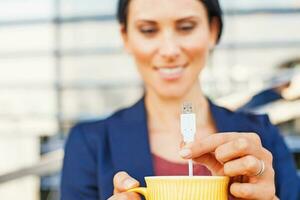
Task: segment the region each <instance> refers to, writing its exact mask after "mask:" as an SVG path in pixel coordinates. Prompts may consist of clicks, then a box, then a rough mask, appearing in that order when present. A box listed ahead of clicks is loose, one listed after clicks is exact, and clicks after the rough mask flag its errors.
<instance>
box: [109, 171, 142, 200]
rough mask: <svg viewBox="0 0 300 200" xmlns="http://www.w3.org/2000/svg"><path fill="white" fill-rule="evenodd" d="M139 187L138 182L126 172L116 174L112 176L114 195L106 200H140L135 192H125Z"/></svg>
mask: <svg viewBox="0 0 300 200" xmlns="http://www.w3.org/2000/svg"><path fill="white" fill-rule="evenodd" d="M138 186H139V182H138V181H137V180H135V179H134V178H132V177H130V176H129V175H128V174H127V173H126V172H118V173H117V174H116V175H115V176H114V195H113V196H111V197H110V198H109V199H108V200H141V198H140V196H139V195H138V194H137V193H135V192H126V191H127V190H129V189H132V188H135V187H138Z"/></svg>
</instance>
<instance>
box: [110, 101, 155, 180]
mask: <svg viewBox="0 0 300 200" xmlns="http://www.w3.org/2000/svg"><path fill="white" fill-rule="evenodd" d="M119 114H120V115H119V116H115V117H112V120H110V121H109V124H108V132H109V138H110V144H109V145H110V150H111V154H112V162H113V165H114V168H115V170H116V172H117V171H126V172H127V173H129V174H130V175H131V176H132V177H134V178H136V179H137V180H138V181H140V183H141V185H145V182H144V177H145V176H151V175H153V174H154V172H153V163H152V157H151V151H150V145H149V138H148V128H147V119H146V111H145V105H144V98H142V99H141V100H140V101H138V102H137V103H136V104H135V105H134V106H132V107H131V108H129V109H126V110H124V111H123V112H121V113H119Z"/></svg>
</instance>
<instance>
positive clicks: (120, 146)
mask: <svg viewBox="0 0 300 200" xmlns="http://www.w3.org/2000/svg"><path fill="white" fill-rule="evenodd" d="M210 109H211V112H212V115H213V118H214V120H215V123H216V126H217V130H218V132H255V133H257V134H259V136H260V137H261V140H262V144H263V146H264V147H265V148H267V149H268V150H269V151H271V152H272V154H273V156H274V161H273V165H274V169H275V181H276V194H277V196H278V197H279V198H280V199H281V200H300V181H299V177H298V176H297V172H296V168H295V164H294V162H293V158H292V155H291V153H290V152H289V150H288V148H287V146H286V145H285V143H284V141H283V139H282V137H281V136H280V134H279V133H278V130H277V129H276V128H275V127H274V126H273V125H271V123H270V121H269V119H268V117H267V116H266V115H252V114H246V113H240V112H231V111H229V110H227V109H225V108H222V107H218V106H216V105H214V104H213V103H211V102H210ZM118 171H126V172H128V173H129V174H130V175H131V176H132V177H134V178H136V179H137V180H138V181H140V183H141V185H142V186H145V182H144V179H143V178H144V176H151V175H154V172H153V163H152V157H151V152H150V146H149V140H148V129H147V119H146V111H145V105H144V99H141V100H140V101H138V102H137V103H136V104H135V105H133V106H132V107H130V108H126V109H123V110H120V111H118V112H116V113H115V114H113V115H112V116H110V117H109V118H107V119H105V120H99V121H95V122H85V123H79V124H77V125H76V126H75V127H74V128H73V129H72V130H71V132H70V135H69V138H68V140H67V143H66V146H65V157H64V164H63V170H62V180H61V199H62V200H99V199H101V200H106V199H108V198H109V197H110V196H111V195H112V194H113V176H114V175H115V174H116V173H117V172H118Z"/></svg>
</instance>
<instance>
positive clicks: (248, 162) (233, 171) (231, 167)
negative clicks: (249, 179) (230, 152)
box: [224, 155, 265, 177]
mask: <svg viewBox="0 0 300 200" xmlns="http://www.w3.org/2000/svg"><path fill="white" fill-rule="evenodd" d="M263 165H264V164H262V161H261V160H259V159H257V158H256V157H254V156H251V155H247V156H244V157H241V158H238V159H235V160H232V161H229V162H226V163H225V164H224V174H225V175H227V176H230V177H233V176H239V175H245V176H256V175H257V174H258V173H259V172H260V171H261V170H262V169H263V168H265V166H263ZM262 175H263V174H262Z"/></svg>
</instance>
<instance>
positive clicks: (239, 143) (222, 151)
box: [215, 137, 262, 163]
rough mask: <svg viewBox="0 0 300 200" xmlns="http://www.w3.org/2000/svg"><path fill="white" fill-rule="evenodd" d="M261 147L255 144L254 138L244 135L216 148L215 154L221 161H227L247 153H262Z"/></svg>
mask: <svg viewBox="0 0 300 200" xmlns="http://www.w3.org/2000/svg"><path fill="white" fill-rule="evenodd" d="M261 149H262V147H261V146H258V145H253V142H252V140H250V139H248V138H245V137H244V138H238V139H235V140H233V141H230V142H228V143H225V144H223V145H221V146H219V147H218V148H216V150H215V156H216V159H217V160H218V161H219V162H221V163H225V162H227V161H229V160H233V159H236V158H240V157H242V156H246V155H261Z"/></svg>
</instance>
